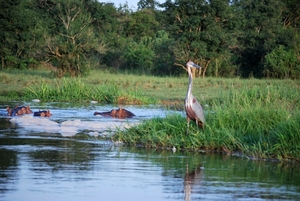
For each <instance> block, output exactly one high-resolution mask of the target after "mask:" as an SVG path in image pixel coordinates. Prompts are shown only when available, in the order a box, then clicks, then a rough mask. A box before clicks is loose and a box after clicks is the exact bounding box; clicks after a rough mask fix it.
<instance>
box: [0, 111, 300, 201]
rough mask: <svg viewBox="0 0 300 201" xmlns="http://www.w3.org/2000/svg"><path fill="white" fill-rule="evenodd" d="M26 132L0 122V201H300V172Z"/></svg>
mask: <svg viewBox="0 0 300 201" xmlns="http://www.w3.org/2000/svg"><path fill="white" fill-rule="evenodd" d="M132 109H134V108H132ZM53 110H54V112H55V111H56V110H62V109H60V108H56V109H54V108H53ZM63 110H64V111H65V110H67V109H65V108H64V109H63ZM70 110H71V109H70ZM79 110H82V111H86V110H88V109H86V108H82V109H79ZM138 110H142V108H139V109H138ZM71 111H73V110H71ZM91 111H92V112H93V111H94V109H91ZM136 111H137V110H136ZM81 114H85V112H81ZM65 115H66V116H68V115H67V114H65ZM160 115H162V114H160ZM57 118H58V119H57V120H55V121H57V122H59V121H61V122H63V121H65V120H66V118H65V119H64V118H62V117H57ZM75 118H78V117H74V119H75ZM86 120H88V118H86ZM106 120H107V119H106ZM89 121H92V120H89ZM95 121H101V119H100V118H98V119H96V120H95ZM133 121H138V119H135V120H133ZM21 130H22V128H20V127H19V126H18V125H15V124H12V123H11V122H10V121H9V120H7V119H6V117H2V118H0V155H1V160H0V200H1V201H2V200H3V201H11V200H14V201H18V200H31V201H35V200H43V201H48V200H49V201H53V200H55V199H57V200H65V201H68V200H70V201H74V200H108V201H109V200H133V201H135V200H137V201H140V200H144V201H147V200H149V201H150V200H151V201H153V200H156V201H159V200H183V201H184V200H185V201H192V200H298V199H299V198H300V167H299V164H283V163H272V162H263V161H251V160H247V159H243V158H238V157H230V156H226V155H221V154H200V153H184V152H175V153H173V152H172V151H171V150H148V149H142V148H126V147H119V146H116V145H115V144H113V143H111V142H108V141H101V140H98V139H97V138H94V137H91V136H88V135H86V134H82V133H79V134H78V135H76V136H75V137H68V138H66V137H62V135H60V134H54V133H45V132H30V131H27V132H20V131H21Z"/></svg>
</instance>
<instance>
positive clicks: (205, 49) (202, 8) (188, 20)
mask: <svg viewBox="0 0 300 201" xmlns="http://www.w3.org/2000/svg"><path fill="white" fill-rule="evenodd" d="M228 3H229V2H227V1H222V0H211V1H206V0H201V1H199V0H192V1H190V0H175V1H174V3H172V1H169V0H168V1H166V3H165V4H163V6H164V8H165V10H166V11H165V12H166V15H168V16H170V17H169V21H168V22H169V23H168V24H169V25H170V26H169V27H168V31H169V33H170V35H171V36H172V37H174V38H175V40H176V42H177V45H176V47H175V48H174V53H175V57H176V60H177V61H179V62H180V63H183V62H184V63H185V62H186V61H188V60H189V59H192V60H193V61H194V62H196V63H199V64H201V66H202V67H203V69H204V70H203V73H202V75H203V77H204V76H205V72H206V70H207V67H208V65H209V64H210V62H211V61H213V60H215V59H217V58H218V57H219V55H220V54H222V52H223V51H224V49H226V48H228V43H227V41H229V40H228V38H229V34H230V33H228V32H227V30H226V29H225V27H226V26H227V24H228V21H229V20H230V19H229V17H230V10H229V4H228Z"/></svg>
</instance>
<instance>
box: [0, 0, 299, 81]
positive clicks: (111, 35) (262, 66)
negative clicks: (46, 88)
mask: <svg viewBox="0 0 300 201" xmlns="http://www.w3.org/2000/svg"><path fill="white" fill-rule="evenodd" d="M0 2H1V4H0V16H1V18H0V41H1V44H2V46H1V49H0V57H1V69H6V68H17V69H25V68H36V67H38V66H39V65H44V66H47V67H48V68H50V69H52V70H53V73H54V75H56V76H57V77H62V76H70V77H78V76H83V75H85V74H88V73H89V71H90V70H91V69H97V68H109V69H111V70H119V69H121V70H125V71H130V72H133V73H144V74H154V75H179V74H180V73H183V72H184V70H183V69H182V68H181V67H179V65H180V64H184V63H185V62H186V61H187V60H189V59H192V60H194V61H195V62H197V63H198V64H200V65H201V66H202V67H203V68H202V70H201V72H199V75H200V74H201V75H202V76H203V77H204V76H207V75H208V76H216V77H217V76H222V77H234V76H242V77H258V78H261V77H269V78H291V79H297V78H299V77H300V31H299V30H300V4H299V2H298V0H281V1H279V0H231V1H230V0H165V2H164V3H162V4H158V3H157V2H156V1H154V0H140V1H139V2H138V4H137V10H132V9H130V8H129V7H128V5H127V4H124V5H117V6H118V7H116V5H114V4H113V3H103V2H100V1H97V0H22V1H21V0H5V1H4V0H0ZM175 63H177V64H179V65H174V64H175Z"/></svg>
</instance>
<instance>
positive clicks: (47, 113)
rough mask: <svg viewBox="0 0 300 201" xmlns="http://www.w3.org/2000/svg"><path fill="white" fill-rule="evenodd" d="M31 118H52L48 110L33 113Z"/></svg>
mask: <svg viewBox="0 0 300 201" xmlns="http://www.w3.org/2000/svg"><path fill="white" fill-rule="evenodd" d="M33 116H37V117H50V116H52V114H51V113H50V110H42V111H38V112H34V113H33Z"/></svg>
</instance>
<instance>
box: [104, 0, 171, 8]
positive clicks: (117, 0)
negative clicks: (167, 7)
mask: <svg viewBox="0 0 300 201" xmlns="http://www.w3.org/2000/svg"><path fill="white" fill-rule="evenodd" d="M99 1H100V2H106V3H114V4H115V6H116V7H118V6H119V4H122V5H123V4H125V3H126V2H127V3H128V6H129V8H132V9H137V7H138V6H137V3H138V2H139V0H99ZM156 1H158V2H159V3H163V2H165V1H164V0H156Z"/></svg>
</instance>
